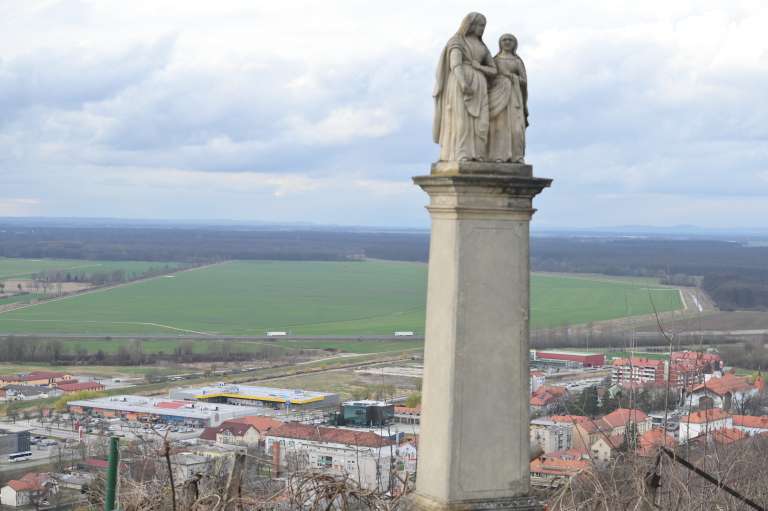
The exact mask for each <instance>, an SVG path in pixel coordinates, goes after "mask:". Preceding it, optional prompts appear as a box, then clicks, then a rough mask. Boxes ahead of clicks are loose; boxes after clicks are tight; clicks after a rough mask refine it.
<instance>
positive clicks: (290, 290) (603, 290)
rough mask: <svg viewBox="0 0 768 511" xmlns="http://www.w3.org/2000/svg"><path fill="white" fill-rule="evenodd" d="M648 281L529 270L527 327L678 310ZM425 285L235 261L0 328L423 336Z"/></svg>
mask: <svg viewBox="0 0 768 511" xmlns="http://www.w3.org/2000/svg"><path fill="white" fill-rule="evenodd" d="M145 264H149V263H145ZM0 271H2V266H0ZM648 286H649V284H648V283H646V282H634V281H622V280H621V279H616V280H607V279H591V278H585V277H564V276H559V275H534V276H533V278H532V296H531V302H532V317H531V321H532V325H533V327H548V326H558V325H562V324H579V323H586V322H589V321H597V320H605V319H614V318H620V317H624V316H627V315H638V314H647V313H649V312H650V311H651V304H650V298H649V296H652V297H653V301H654V303H655V304H656V307H657V309H658V310H660V311H668V310H674V309H678V308H680V307H681V303H680V298H679V294H678V292H677V291H676V290H674V289H667V288H661V287H658V286H656V285H655V284H654V285H653V287H650V288H649V287H648ZM425 288H426V265H424V264H418V263H398V262H380V261H368V262H277V261H248V262H246V261H237V262H229V263H224V264H219V265H214V266H210V267H205V268H199V269H195V270H191V271H186V272H182V273H177V274H175V275H173V276H165V277H159V278H153V279H148V280H144V281H139V282H134V283H129V284H126V285H123V286H119V287H115V288H110V289H104V290H97V291H95V292H91V293H88V294H83V295H76V296H72V297H65V298H63V299H59V300H56V301H51V302H47V303H42V304H39V305H34V306H31V307H27V308H24V309H19V310H15V311H9V312H6V313H0V332H3V333H29V332H31V333H49V334H50V333H70V334H71V333H82V334H105V335H106V334H179V333H184V332H187V333H204V334H211V335H213V336H215V335H216V334H229V335H262V334H263V333H264V332H265V331H266V330H286V331H290V332H291V333H293V334H297V335H367V334H379V335H381V334H391V333H392V332H393V331H395V330H413V331H416V332H417V333H423V331H424V309H425V307H424V303H425Z"/></svg>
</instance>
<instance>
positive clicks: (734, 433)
mask: <svg viewBox="0 0 768 511" xmlns="http://www.w3.org/2000/svg"><path fill="white" fill-rule="evenodd" d="M748 436H749V435H747V434H746V433H745V432H744V431H742V430H740V429H734V428H723V429H718V430H715V431H713V432H712V440H714V441H715V442H717V443H718V444H732V443H734V442H738V441H739V440H744V439H745V438H747V437H748Z"/></svg>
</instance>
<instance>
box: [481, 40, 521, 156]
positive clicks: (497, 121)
mask: <svg viewBox="0 0 768 511" xmlns="http://www.w3.org/2000/svg"><path fill="white" fill-rule="evenodd" d="M493 60H494V61H495V62H496V68H497V70H498V74H497V75H496V77H495V78H494V80H493V83H492V85H491V89H490V91H489V93H488V97H489V108H490V128H489V136H488V138H489V144H488V159H489V160H493V161H498V162H512V163H525V128H526V127H527V126H528V77H527V76H526V73H525V65H524V64H523V59H521V58H520V57H519V56H518V55H517V38H515V36H513V35H512V34H504V35H502V36H501V37H500V38H499V53H498V54H496V56H495V57H494V58H493Z"/></svg>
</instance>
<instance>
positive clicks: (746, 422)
mask: <svg viewBox="0 0 768 511" xmlns="http://www.w3.org/2000/svg"><path fill="white" fill-rule="evenodd" d="M733 426H734V427H736V426H740V427H742V428H754V429H765V430H768V416H766V415H763V416H761V417H755V416H753V415H734V416H733Z"/></svg>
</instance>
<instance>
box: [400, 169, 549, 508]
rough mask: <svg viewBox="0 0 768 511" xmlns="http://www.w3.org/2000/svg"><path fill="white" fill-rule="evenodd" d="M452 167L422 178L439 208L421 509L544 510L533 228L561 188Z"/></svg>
mask: <svg viewBox="0 0 768 511" xmlns="http://www.w3.org/2000/svg"><path fill="white" fill-rule="evenodd" d="M446 163H447V162H440V163H438V164H436V165H433V169H432V170H433V172H432V174H431V175H429V176H420V177H416V178H414V182H415V183H416V184H418V185H419V186H421V187H422V188H423V189H424V190H425V191H426V192H427V193H428V194H429V196H430V199H431V200H430V205H429V206H428V210H429V212H430V214H431V216H432V237H431V240H430V259H429V277H428V278H429V281H428V293H427V324H426V345H425V364H424V383H423V387H422V392H423V403H422V418H421V435H420V442H419V468H418V475H417V484H416V494H417V495H416V497H415V498H414V500H413V503H414V506H415V509H424V510H427V509H436V510H437V509H441V510H442V509H445V510H449V509H450V510H454V509H455V510H475V509H539V508H537V507H535V502H529V500H527V497H526V495H527V494H528V491H529V465H528V464H529V434H528V385H529V383H528V324H529V322H528V316H529V286H530V284H529V279H530V267H529V253H528V251H529V222H530V219H531V215H532V214H533V212H534V209H533V208H532V199H533V197H534V196H535V195H536V194H538V193H539V192H541V190H542V189H543V188H545V187H547V186H549V184H550V182H551V180H549V179H540V178H534V177H531V167H530V166H528V165H511V164H497V163H481V162H452V163H458V165H457V166H456V167H455V169H456V170H455V171H447V170H446V166H445V165H443V164H446ZM526 174H527V176H526ZM526 502H528V503H530V505H529V504H523V503H526ZM525 505H528V506H529V507H520V506H525ZM514 506H517V507H514ZM530 506H534V507H530Z"/></svg>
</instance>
